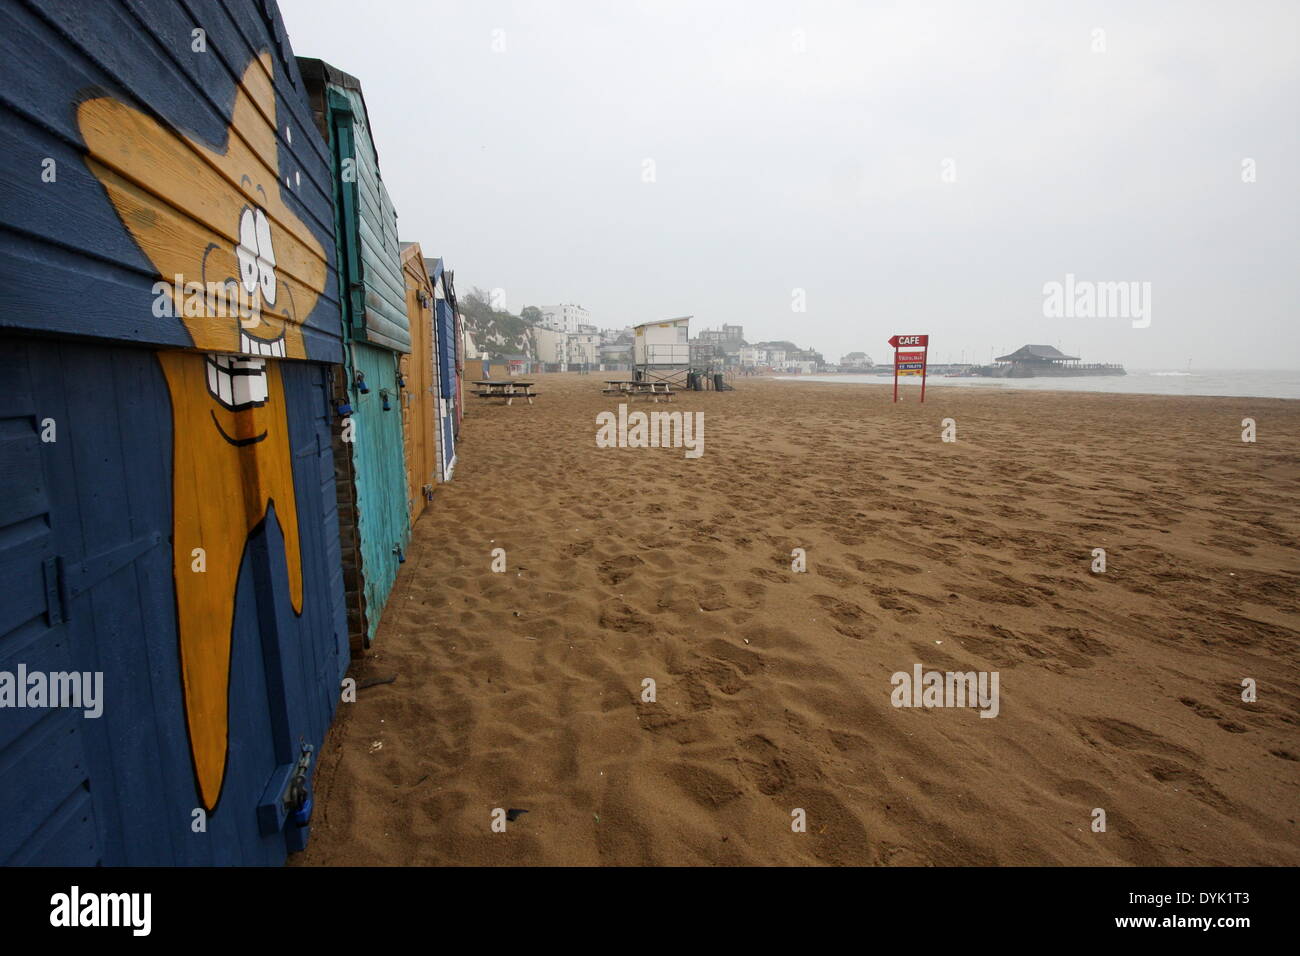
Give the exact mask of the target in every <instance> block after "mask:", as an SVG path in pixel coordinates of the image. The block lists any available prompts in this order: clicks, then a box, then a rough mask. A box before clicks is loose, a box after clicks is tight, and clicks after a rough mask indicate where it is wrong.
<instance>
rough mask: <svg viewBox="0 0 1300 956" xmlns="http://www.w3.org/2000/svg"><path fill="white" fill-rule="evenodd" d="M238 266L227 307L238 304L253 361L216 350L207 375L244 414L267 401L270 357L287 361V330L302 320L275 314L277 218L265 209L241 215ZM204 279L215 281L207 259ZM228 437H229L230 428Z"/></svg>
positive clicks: (213, 391)
mask: <svg viewBox="0 0 1300 956" xmlns="http://www.w3.org/2000/svg"><path fill="white" fill-rule="evenodd" d="M256 188H257V189H258V190H261V188H262V187H261V186H258V187H256ZM235 262H236V264H237V266H238V272H239V276H238V279H237V280H236V279H235V278H233V277H229V276H227V277H223V280H222V282H221V285H222V287H223V288H224V289H226V290H228V291H227V293H226V297H225V307H226V308H227V309H229V306H230V304H231V303H236V304H238V315H239V351H240V352H241V353H242V356H247V357H241V356H236V355H224V354H221V353H213V352H210V353H208V357H207V373H208V393H209V394H210V395H211V396H212V397H213V398H215V399H216V400H217V401H218V402H220V403H221V405H222V406H223V407H225V408H227V409H229V410H231V411H241V410H243V409H246V408H251V407H253V406H257V405H262V404H263V403H265V402H266V358H267V357H269V358H284V357H285V329H286V326H287V325H289V324H292V323H293V322H295V320H296V319H297V316H296V315H293V314H292V312H291V311H289V310H288V309H286V311H285V312H284V313H282V314H281V315H280V316H276V315H275V312H274V310H275V306H276V295H277V291H278V290H277V288H276V275H275V243H274V241H273V240H272V239H271V220H270V219H269V218H268V216H267V215H266V210H265V209H263V208H262V207H260V206H245V207H244V208H243V210H242V211H241V212H240V214H239V241H238V243H236V245H235ZM204 276H205V278H206V279H207V280H208V281H210V280H211V277H210V276H208V274H207V260H205V261H204ZM231 290H233V292H234V294H233V295H231V294H230V291H231ZM286 305H291V303H286ZM218 428H220V424H218ZM222 434H223V435H224V434H226V432H225V430H224V429H222Z"/></svg>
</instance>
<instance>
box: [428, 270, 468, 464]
mask: <svg viewBox="0 0 1300 956" xmlns="http://www.w3.org/2000/svg"><path fill="white" fill-rule="evenodd" d="M424 267H425V271H426V272H427V273H428V275H429V281H430V282H432V283H433V292H434V314H433V355H434V379H435V385H436V387H437V389H438V429H437V440H438V460H439V464H440V467H441V478H440V480H441V481H450V480H451V473H452V470H453V469H454V468H455V467H456V431H457V413H458V408H459V401H460V395H459V392H458V388H457V387H458V385H459V381H460V379H459V377H458V375H457V369H456V356H457V354H458V351H459V350H458V349H457V341H456V340H457V338H458V337H457V335H456V325H455V321H454V316H455V312H454V310H453V309H452V308H451V307H450V305H449V303H448V300H447V288H448V286H447V282H446V272H445V271H444V269H443V263H442V260H441V259H428V258H426V259H425V260H424Z"/></svg>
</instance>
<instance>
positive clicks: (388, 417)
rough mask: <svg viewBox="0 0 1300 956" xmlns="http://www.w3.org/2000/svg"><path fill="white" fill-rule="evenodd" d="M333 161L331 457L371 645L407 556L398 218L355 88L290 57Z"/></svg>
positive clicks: (348, 566)
mask: <svg viewBox="0 0 1300 956" xmlns="http://www.w3.org/2000/svg"><path fill="white" fill-rule="evenodd" d="M298 66H299V69H300V70H301V71H302V77H303V81H304V84H305V90H306V93H307V97H308V100H309V101H310V103H311V108H312V113H313V115H314V117H315V120H316V125H317V128H318V130H319V132H320V134H321V135H322V136H323V137H324V139H325V141H326V143H327V144H328V147H329V156H330V159H331V163H332V176H333V189H334V205H335V240H336V243H337V248H338V283H339V296H340V299H341V302H342V327H343V338H344V342H345V346H344V349H343V374H342V375H341V376H338V377H336V378H335V382H334V391H333V402H334V407H335V408H336V409H337V410H338V412H339V414H338V416H337V418H336V420H335V434H334V451H335V463H336V467H337V472H338V479H339V484H340V489H339V526H340V534H341V540H342V549H343V580H344V588H345V591H346V592H347V596H348V631H349V638H350V640H351V642H352V647H353V649H354V650H360V649H362V648H366V647H369V646H370V644H371V642H372V641H373V640H374V637H375V631H376V629H377V628H378V627H379V618H380V615H381V614H382V612H383V609H384V605H385V604H386V603H387V601H388V595H389V592H390V591H391V590H392V587H393V582H394V580H395V579H396V578H397V569H398V565H399V564H400V563H401V562H403V561H404V560H406V558H405V555H406V547H407V544H408V542H409V540H410V533H411V520H410V509H409V508H408V506H407V475H406V461H405V452H404V448H403V444H402V413H401V408H400V404H399V402H400V395H399V386H398V384H397V375H398V362H399V360H400V358H401V356H402V355H404V354H409V353H410V351H411V332H410V321H409V319H408V317H407V314H406V284H405V281H404V280H403V278H402V263H401V249H400V243H399V242H398V239H397V213H396V211H395V210H394V209H393V203H392V200H391V199H390V198H389V196H388V190H387V189H386V188H384V181H383V178H382V177H381V176H380V172H379V156H378V154H377V153H376V152H375V144H374V141H373V140H372V139H371V136H370V119H369V116H368V115H367V113H366V102H365V99H364V97H363V96H362V94H361V83H360V81H358V80H357V79H356V77H353V76H349V75H348V74H347V73H344V72H343V71H342V70H340V69H338V68H337V67H334V66H331V65H330V64H328V63H325V62H323V61H321V60H315V59H309V58H305V57H299V58H298Z"/></svg>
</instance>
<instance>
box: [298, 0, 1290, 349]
mask: <svg viewBox="0 0 1300 956" xmlns="http://www.w3.org/2000/svg"><path fill="white" fill-rule="evenodd" d="M280 6H281V9H282V10H283V13H284V18H285V22H286V25H287V27H288V31H289V35H290V39H291V41H292V43H293V46H294V50H295V52H296V53H298V54H299V55H302V56H316V57H321V58H323V59H325V60H328V61H329V62H331V63H333V64H334V65H336V66H338V67H339V68H341V69H343V70H346V71H347V72H349V73H352V74H353V75H355V76H357V77H358V78H359V79H360V80H361V83H362V87H363V90H364V92H365V96H366V104H367V107H368V110H369V113H370V118H371V122H372V124H373V127H374V133H375V138H376V142H377V145H378V149H379V158H380V166H381V169H382V171H383V175H384V180H385V182H386V183H387V185H388V188H389V191H390V192H391V194H392V196H393V201H394V203H395V204H396V206H397V211H398V217H399V219H398V227H399V231H400V233H401V235H402V238H403V239H404V240H416V241H418V242H420V244H421V246H422V247H423V249H424V251H425V254H426V255H440V256H444V257H445V258H446V260H447V263H448V266H449V267H451V268H453V269H455V270H456V279H457V287H458V289H459V290H460V291H461V292H462V294H463V293H464V292H466V291H468V290H469V289H470V288H471V287H472V286H480V287H482V288H485V289H493V288H500V289H503V290H504V293H505V302H506V306H507V308H509V309H510V310H511V311H512V312H518V311H519V310H520V309H521V308H522V307H523V306H525V305H541V304H551V303H556V302H577V303H580V304H582V305H584V306H586V307H587V308H588V309H590V310H591V312H592V314H593V319H594V321H595V322H596V324H597V325H599V326H601V327H602V328H604V327H614V326H617V327H621V326H623V325H627V324H634V323H637V322H642V321H646V320H650V319H656V318H664V317H669V316H677V315H686V314H690V315H694V316H695V321H694V322H693V323H692V328H693V329H699V328H703V327H706V326H707V327H717V326H719V325H721V324H722V323H724V322H730V323H739V324H742V325H744V327H745V336H746V338H747V339H749V340H750V341H751V342H753V341H758V340H762V339H791V340H793V341H795V342H796V343H798V344H799V345H800V346H805V347H807V346H812V347H815V348H817V349H819V350H821V351H822V352H823V353H824V354H825V355H826V357H827V358H828V359H829V360H832V361H834V360H836V359H838V357H839V356H840V355H841V354H843V353H844V352H848V351H852V350H865V351H866V352H868V353H869V354H870V355H871V356H872V357H873V358H875V359H876V360H877V361H882V360H884V359H886V358H887V357H888V356H889V354H890V352H889V348H888V346H887V345H886V344H885V340H886V339H887V338H888V337H889V336H890V335H892V334H894V333H895V332H900V333H906V332H928V333H930V335H931V349H932V359H938V360H941V361H943V360H947V359H949V358H952V359H954V360H955V359H959V358H960V357H961V356H962V354H963V353H964V354H965V357H966V359H967V360H968V361H969V360H979V361H986V360H987V359H988V358H989V356H990V350H993V351H997V352H998V353H999V354H1001V352H1002V351H1010V350H1011V349H1013V348H1017V347H1019V346H1020V345H1022V344H1025V343H1027V342H1032V343H1044V344H1050V345H1058V346H1060V347H1061V348H1063V349H1064V350H1065V351H1067V352H1069V353H1071V354H1078V355H1082V356H1083V358H1084V359H1085V360H1091V361H1119V362H1124V363H1126V364H1128V365H1129V366H1130V367H1133V368H1178V369H1181V368H1184V367H1185V366H1186V365H1187V363H1188V361H1189V360H1190V361H1191V363H1192V365H1193V366H1194V367H1199V368H1215V367H1219V368H1223V367H1236V368H1284V367H1285V368H1296V367H1300V331H1298V330H1297V321H1298V319H1300V190H1298V189H1297V184H1296V175H1297V171H1298V170H1300V148H1298V146H1300V143H1298V139H1300V136H1298V130H1300V75H1298V74H1300V69H1298V64H1300V56H1298V55H1297V53H1296V40H1297V37H1298V36H1300V12H1298V11H1300V3H1296V2H1294V0H1286V2H1277V3H1271V2H1252V0H1246V2H1228V0H1224V2H1221V3H1192V2H1178V0H1169V2H1115V3H1100V2H1076V3H1064V2H1063V3H1040V2H1029V0H1025V2H1014V3H1000V2H993V0H979V2H954V3H871V2H860V3H814V2H803V3H801V2H756V0H747V2H735V3H722V2H710V0H695V2H676V0H673V2H667V0H664V2H658V0H653V2H652V0H644V2H618V0H607V2H590V3H588V2H577V0H547V2H513V3H512V2H490V0H472V2H470V0H465V2H462V0H452V2H418V0H409V2H403V0H371V2H368V3H356V2H354V0H349V2H339V0H328V2H322V0H281V2H280ZM1097 30H1101V31H1104V33H1103V34H1098V33H1096V32H1095V31H1097ZM1102 46H1104V50H1101V51H1098V49H1096V48H1098V47H1102ZM647 160H650V161H652V162H653V164H654V165H653V178H654V181H653V182H647V181H645V180H646V178H647V173H646V170H647V169H648V167H647V164H646V161H647ZM1245 160H1253V162H1254V170H1255V177H1256V181H1255V182H1252V183H1247V182H1243V161H1245ZM946 180H952V181H946ZM1067 273H1072V274H1073V275H1074V276H1075V277H1076V280H1077V281H1079V282H1083V281H1093V282H1112V281H1135V282H1149V283H1150V284H1151V286H1150V288H1151V300H1150V324H1149V326H1147V327H1145V328H1135V327H1134V321H1135V320H1134V319H1133V318H1125V317H1108V318H1103V317H1097V318H1077V317H1074V318H1067V317H1047V316H1045V315H1044V298H1045V297H1044V291H1043V289H1044V284H1045V283H1049V282H1053V281H1056V282H1060V283H1064V282H1065V277H1066V274H1067ZM795 290H804V294H805V296H806V311H803V312H797V311H794V309H793V307H792V306H793V305H794V304H796V293H795ZM1136 321H1138V322H1139V324H1140V323H1141V319H1140V318H1139V319H1137V320H1136Z"/></svg>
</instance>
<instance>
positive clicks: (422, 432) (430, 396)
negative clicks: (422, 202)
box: [399, 242, 443, 525]
mask: <svg viewBox="0 0 1300 956" xmlns="http://www.w3.org/2000/svg"><path fill="white" fill-rule="evenodd" d="M402 277H403V280H404V281H405V283H406V314H407V317H408V318H409V319H410V321H411V352H410V354H409V355H403V356H402V357H401V360H400V363H399V365H400V369H401V376H402V381H401V383H400V385H401V390H402V441H403V444H404V445H405V447H406V482H407V491H406V497H407V508H408V510H409V511H410V516H411V524H412V525H414V524H415V522H416V519H418V518H419V517H420V515H421V514H423V512H424V506H425V505H426V504H427V503H428V502H429V501H430V500H432V498H433V486H434V485H435V484H436V483H437V482H440V481H442V480H443V468H442V464H441V461H440V449H439V447H438V432H439V430H440V428H441V417H440V415H439V412H438V406H439V404H440V400H441V396H440V391H439V389H438V378H437V374H436V368H437V366H436V365H435V362H434V355H435V343H434V334H433V317H434V310H435V308H434V303H435V295H434V288H433V280H432V278H431V277H430V275H429V273H428V271H427V270H426V269H425V267H424V256H423V255H422V254H421V252H420V245H419V243H415V242H404V243H402Z"/></svg>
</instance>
